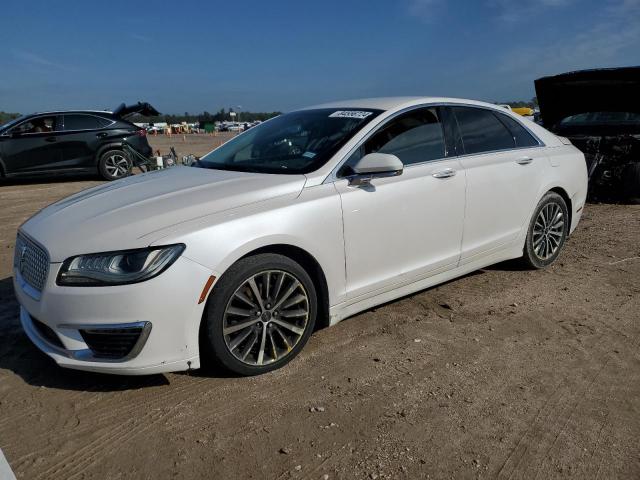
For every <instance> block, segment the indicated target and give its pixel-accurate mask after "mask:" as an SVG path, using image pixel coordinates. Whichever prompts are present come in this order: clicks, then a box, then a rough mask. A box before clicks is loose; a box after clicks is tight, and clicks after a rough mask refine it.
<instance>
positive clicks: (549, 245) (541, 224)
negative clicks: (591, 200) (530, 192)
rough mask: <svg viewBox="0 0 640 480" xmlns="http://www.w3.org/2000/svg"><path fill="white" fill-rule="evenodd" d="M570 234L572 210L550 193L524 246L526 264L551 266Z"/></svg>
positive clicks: (535, 214)
mask: <svg viewBox="0 0 640 480" xmlns="http://www.w3.org/2000/svg"><path fill="white" fill-rule="evenodd" d="M568 234H569V210H568V208H567V203H566V202H565V201H564V198H562V197H561V196H560V195H558V194H557V193H555V192H547V194H546V195H545V196H544V197H542V200H540V203H538V206H537V207H536V209H535V211H534V213H533V217H532V218H531V222H530V224H529V230H528V232H527V239H526V242H525V246H524V251H523V253H524V255H523V257H524V261H525V262H526V263H527V265H529V266H530V267H531V268H535V269H539V268H545V267H547V266H549V265H551V264H552V263H553V262H554V261H555V260H556V259H557V258H558V255H560V250H562V247H563V246H564V243H565V241H566V239H567V236H568Z"/></svg>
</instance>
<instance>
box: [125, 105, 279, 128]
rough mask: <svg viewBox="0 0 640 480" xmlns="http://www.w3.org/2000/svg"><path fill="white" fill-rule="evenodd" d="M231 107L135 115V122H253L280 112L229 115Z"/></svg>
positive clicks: (231, 110)
mask: <svg viewBox="0 0 640 480" xmlns="http://www.w3.org/2000/svg"><path fill="white" fill-rule="evenodd" d="M231 112H233V109H229V110H225V109H224V108H221V109H220V110H219V111H218V112H217V113H213V114H212V113H209V112H207V111H204V112H202V113H197V114H190V113H189V112H184V115H178V114H168V115H157V116H155V117H143V116H140V115H139V116H137V117H136V119H135V121H136V122H144V123H159V122H166V123H168V124H170V125H171V124H174V123H181V122H187V123H198V122H203V123H213V122H224V121H227V122H229V121H236V122H237V121H240V122H255V121H256V120H260V121H265V120H269V119H270V118H273V117H277V116H278V115H280V114H281V113H282V112H245V111H240V112H236V115H235V116H233V115H231Z"/></svg>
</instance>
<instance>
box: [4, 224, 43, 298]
mask: <svg viewBox="0 0 640 480" xmlns="http://www.w3.org/2000/svg"><path fill="white" fill-rule="evenodd" d="M13 267H14V269H15V270H16V272H18V273H19V274H20V277H22V280H23V281H24V282H25V283H26V284H27V285H29V286H30V287H32V288H34V289H35V290H37V291H38V292H41V291H42V289H43V288H44V286H45V283H46V281H47V276H48V274H49V255H48V254H47V252H46V251H45V250H44V249H43V248H42V247H40V246H39V245H37V244H35V243H34V242H33V241H31V240H29V239H28V238H26V237H25V236H24V235H21V234H18V237H17V238H16V248H15V255H14V258H13Z"/></svg>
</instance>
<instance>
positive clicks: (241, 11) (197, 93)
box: [0, 0, 640, 113]
mask: <svg viewBox="0 0 640 480" xmlns="http://www.w3.org/2000/svg"><path fill="white" fill-rule="evenodd" d="M1 11H2V13H1V14H0V45H2V52H3V53H2V55H0V110H4V111H18V112H22V113H26V112H31V111H37V110H47V109H55V108H112V107H115V106H116V105H117V104H118V103H120V102H121V101H127V102H132V101H137V100H146V101H149V102H151V103H152V104H153V105H154V106H156V108H158V109H159V110H160V111H162V112H164V113H182V112H185V111H189V112H201V111H203V110H208V111H211V112H213V111H216V110H218V109H219V108H222V107H226V108H228V107H235V106H237V105H242V107H243V109H248V110H252V111H264V110H269V111H270V110H283V111H286V110H291V109H293V108H296V107H300V106H304V105H309V104H314V103H319V102H323V101H329V100H336V99H344V98H358V97H369V96H388V95H446V96H458V97H465V98H475V99H481V100H489V101H500V100H512V99H527V100H528V99H530V98H531V97H532V96H533V95H534V89H533V80H534V79H535V78H537V77H539V76H542V75H547V74H554V73H560V72H564V71H568V70H574V69H581V68H593V67H605V66H606V67H609V66H624V65H640V0H395V1H391V0H389V1H384V0H368V1H367V0H342V1H334V0H321V1H308V2H305V1H302V0H297V1H284V0H283V1H280V0H269V1H253V0H227V1H217V2H211V1H207V2H205V1H202V2H189V1H182V2H179V1H175V0H174V1H172V2H164V1H161V0H151V1H130V0H129V1H116V0H110V1H106V0H103V1H71V0H69V1H64V0H61V1H59V2H51V1H39V0H30V1H29V2H6V3H5V4H3V5H2V8H1Z"/></svg>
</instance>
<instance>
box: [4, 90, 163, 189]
mask: <svg viewBox="0 0 640 480" xmlns="http://www.w3.org/2000/svg"><path fill="white" fill-rule="evenodd" d="M136 114H140V115H144V116H153V115H158V114H159V113H158V111H157V110H156V109H155V108H153V107H152V106H151V105H149V104H148V103H142V102H138V103H136V104H134V105H128V106H127V105H125V104H122V105H120V106H119V107H118V108H116V109H115V110H114V111H113V112H108V111H99V110H74V111H55V112H44V113H34V114H31V115H25V116H23V117H20V118H17V119H15V120H12V121H10V122H8V123H6V124H4V125H0V177H18V176H33V175H54V174H59V173H91V174H95V173H97V174H99V175H100V176H101V177H102V178H104V179H105V180H116V179H118V178H122V177H125V176H127V175H129V174H130V173H131V168H132V166H133V159H131V158H129V154H128V153H127V151H128V149H127V148H125V146H124V144H125V143H126V144H127V146H128V147H130V148H131V149H133V150H135V151H136V152H138V153H139V154H140V155H142V156H144V157H148V156H150V155H151V153H152V151H151V147H150V146H149V142H148V141H147V138H146V134H147V131H146V130H145V129H144V128H139V127H137V126H136V125H134V124H133V123H131V122H130V121H129V120H128V119H130V118H131V117H132V116H133V115H136Z"/></svg>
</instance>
